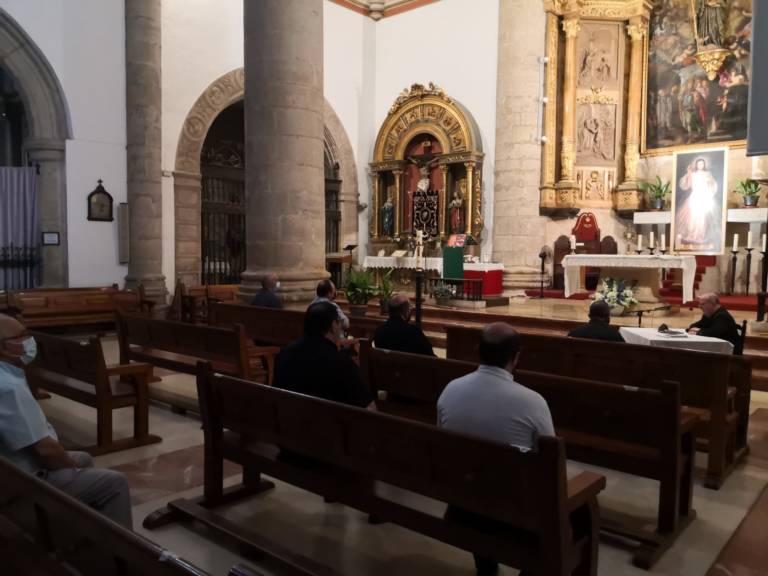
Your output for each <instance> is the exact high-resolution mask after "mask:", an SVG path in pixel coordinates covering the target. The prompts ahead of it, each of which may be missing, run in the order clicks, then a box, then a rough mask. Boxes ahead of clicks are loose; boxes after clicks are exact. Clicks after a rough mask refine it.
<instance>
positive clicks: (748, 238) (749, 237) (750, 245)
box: [747, 230, 752, 250]
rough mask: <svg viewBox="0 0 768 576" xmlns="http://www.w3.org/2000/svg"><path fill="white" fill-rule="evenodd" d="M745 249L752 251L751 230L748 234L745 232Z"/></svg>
mask: <svg viewBox="0 0 768 576" xmlns="http://www.w3.org/2000/svg"><path fill="white" fill-rule="evenodd" d="M747 248H748V249H749V250H751V249H752V230H750V231H749V232H747Z"/></svg>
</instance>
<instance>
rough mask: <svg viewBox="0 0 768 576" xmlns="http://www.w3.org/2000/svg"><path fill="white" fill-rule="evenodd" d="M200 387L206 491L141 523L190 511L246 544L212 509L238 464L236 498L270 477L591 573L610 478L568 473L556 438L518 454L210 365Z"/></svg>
mask: <svg viewBox="0 0 768 576" xmlns="http://www.w3.org/2000/svg"><path fill="white" fill-rule="evenodd" d="M198 394H199V396H200V399H201V408H202V417H203V429H204V431H205V462H206V466H205V486H204V495H203V497H202V498H201V499H199V500H197V501H189V500H176V501H173V502H171V503H169V505H168V508H167V509H165V510H162V511H159V512H158V513H155V514H153V515H150V516H149V517H147V519H145V522H144V525H145V527H149V528H153V527H156V526H158V525H162V524H163V523H165V522H168V521H171V520H174V519H179V518H194V519H196V520H199V521H201V522H202V523H204V524H205V525H207V526H208V527H209V528H214V529H217V530H224V531H226V532H227V533H228V535H229V536H231V537H233V538H236V539H239V540H241V541H242V543H244V544H251V545H253V544H254V542H252V541H251V539H250V538H249V537H248V529H247V527H246V526H233V525H232V524H231V523H230V522H227V521H226V520H224V519H222V518H221V517H220V516H218V515H217V514H215V513H213V512H212V510H211V508H213V507H215V506H216V505H217V504H220V503H223V502H230V503H231V502H232V500H233V499H234V498H236V497H237V495H238V492H231V491H230V492H228V493H225V492H224V488H223V478H222V476H223V473H222V466H223V461H224V459H227V460H231V461H234V462H237V463H240V464H241V465H243V467H244V471H245V473H244V478H245V483H244V485H243V486H241V487H239V488H238V489H237V490H240V492H239V495H244V494H252V493H253V492H254V491H258V490H264V489H268V488H269V487H270V485H269V483H265V482H263V481H261V480H260V474H261V473H264V474H268V475H269V476H271V477H274V478H278V479H280V480H282V481H285V482H287V483H290V484H292V485H294V486H297V487H300V488H302V489H305V490H309V491H311V492H315V493H316V494H319V495H322V496H325V497H327V498H331V499H333V500H335V501H338V502H340V503H343V504H346V505H348V506H351V507H353V508H357V509H359V510H362V511H364V512H367V513H369V514H372V515H375V516H376V517H378V518H380V519H381V520H383V521H388V522H393V523H396V524H399V525H401V526H404V527H406V528H409V529H411V530H414V531H416V532H419V533H421V534H424V535H427V536H430V537H433V538H436V539H438V540H441V541H443V542H446V543H448V544H451V545H453V546H457V547H459V548H463V549H464V550H467V551H469V552H473V553H477V554H481V555H483V556H486V557H491V558H494V559H496V560H498V561H499V562H501V563H503V564H508V565H511V566H515V567H517V568H519V569H523V570H527V571H530V572H531V573H534V574H547V575H565V574H590V575H596V574H597V554H598V538H597V530H598V521H599V520H598V515H599V512H598V508H597V498H596V497H597V494H598V493H599V492H600V491H601V490H602V489H603V488H604V486H605V478H603V477H602V476H598V475H596V474H592V473H582V474H580V475H579V476H577V477H576V478H573V479H571V480H568V479H567V478H566V471H565V454H564V447H563V442H562V440H560V439H558V438H542V439H541V441H540V442H539V446H538V449H537V450H536V451H531V452H522V451H520V450H518V449H517V448H515V447H513V446H508V445H504V444H499V443H495V442H491V441H487V440H484V439H480V438H475V437H470V436H466V435H463V434H458V433H455V432H451V431H447V430H441V429H438V428H436V427H434V426H428V425H425V424H421V423H419V422H413V421H409V420H404V419H401V418H396V417H392V416H388V415H385V414H378V413H375V412H370V411H367V410H363V409H360V408H355V407H351V406H346V405H343V404H339V403H335V402H330V401H326V400H322V399H318V398H313V397H309V396H304V395H300V394H294V393H292V392H288V391H285V390H278V389H274V388H271V387H267V386H263V385H260V384H255V383H252V382H246V381H243V380H240V379H235V378H230V377H226V376H221V375H214V374H213V373H212V372H211V369H210V366H209V365H208V366H205V365H203V366H201V371H200V374H199V375H198ZM281 451H282V452H281ZM285 451H290V453H289V454H286V452H285ZM376 481H381V482H386V483H388V484H392V485H395V486H397V487H399V488H400V489H403V490H406V491H410V492H413V493H415V494H417V495H419V496H423V497H427V498H431V499H433V500H437V501H441V502H444V503H447V504H449V505H453V506H456V507H460V508H463V509H465V510H468V511H470V512H474V513H476V514H482V515H484V516H487V517H489V518H492V519H494V520H497V521H500V522H503V523H505V524H508V525H509V530H508V531H507V530H504V531H499V532H498V533H489V532H485V531H481V530H479V529H478V528H476V527H475V528H471V527H469V526H466V525H463V524H459V523H458V522H456V521H454V520H450V519H445V518H443V517H442V516H435V515H433V514H430V513H427V512H424V511H423V510H422V509H420V508H419V507H418V505H416V506H414V505H409V504H406V503H404V502H401V501H400V500H398V501H394V500H392V499H390V498H387V497H385V496H383V495H380V494H378V493H377V492H376V490H375V487H374V485H375V482H376ZM262 552H263V553H266V554H270V553H271V552H270V550H268V549H267V550H262Z"/></svg>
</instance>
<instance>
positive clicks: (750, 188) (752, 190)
mask: <svg viewBox="0 0 768 576" xmlns="http://www.w3.org/2000/svg"><path fill="white" fill-rule="evenodd" d="M736 189H737V190H738V192H739V194H741V195H742V196H744V198H754V197H756V196H759V195H760V183H759V182H758V181H757V180H752V178H747V179H746V180H739V181H738V182H736Z"/></svg>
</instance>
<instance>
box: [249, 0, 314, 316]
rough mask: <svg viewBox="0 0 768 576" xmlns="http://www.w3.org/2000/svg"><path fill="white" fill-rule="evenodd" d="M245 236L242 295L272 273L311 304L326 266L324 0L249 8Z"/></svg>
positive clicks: (290, 293) (293, 297) (284, 0)
mask: <svg viewBox="0 0 768 576" xmlns="http://www.w3.org/2000/svg"><path fill="white" fill-rule="evenodd" d="M244 8H245V10H244V21H245V142H246V146H245V153H246V172H245V187H246V219H247V220H246V222H247V229H246V239H247V249H248V267H247V270H246V271H245V272H244V273H243V288H242V291H241V296H242V297H243V298H248V297H249V295H250V294H252V293H254V292H255V291H256V290H257V289H258V288H259V281H260V279H261V277H262V276H263V275H264V274H265V273H267V272H276V273H277V274H278V276H279V277H280V281H281V283H282V286H283V295H284V297H285V299H286V300H289V301H297V300H308V299H311V298H312V297H313V296H314V294H315V287H316V285H317V282H318V281H320V280H322V279H324V278H328V276H329V274H328V272H326V270H325V197H324V181H325V180H324V171H323V153H324V152H323V137H324V131H323V108H324V99H323V3H322V0H260V1H259V2H250V1H249V2H244Z"/></svg>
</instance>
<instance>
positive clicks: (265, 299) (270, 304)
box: [251, 273, 283, 308]
mask: <svg viewBox="0 0 768 576" xmlns="http://www.w3.org/2000/svg"><path fill="white" fill-rule="evenodd" d="M278 288H280V281H279V280H278V279H277V274H274V273H271V274H267V275H266V276H264V278H262V279H261V290H259V291H258V292H256V294H254V296H253V300H251V306H260V307H262V308H282V307H283V301H282V300H280V297H279V296H278V295H277V294H275V292H277V289H278Z"/></svg>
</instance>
